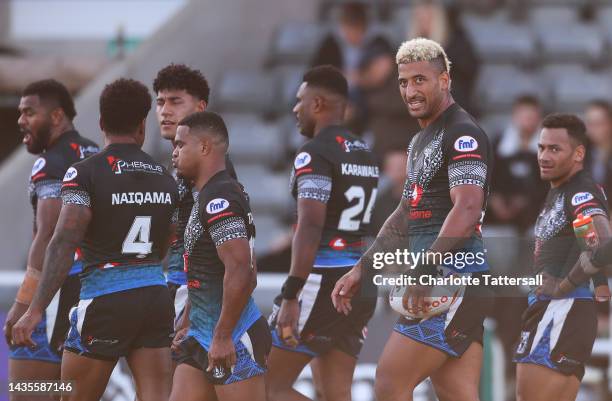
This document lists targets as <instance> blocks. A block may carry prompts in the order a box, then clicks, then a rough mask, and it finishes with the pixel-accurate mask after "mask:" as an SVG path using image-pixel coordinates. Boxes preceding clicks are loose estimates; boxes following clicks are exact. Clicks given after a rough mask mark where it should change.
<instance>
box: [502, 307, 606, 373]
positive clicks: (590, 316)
mask: <svg viewBox="0 0 612 401" xmlns="http://www.w3.org/2000/svg"><path fill="white" fill-rule="evenodd" d="M596 336H597V312H596V306H595V302H594V301H593V300H591V299H572V298H567V299H553V300H549V301H536V302H535V303H533V304H532V305H530V306H529V307H528V308H527V310H525V313H523V324H522V329H521V336H520V338H519V341H518V344H517V347H516V352H515V354H514V362H517V363H533V364H537V365H541V366H545V367H547V368H550V369H553V370H556V371H558V372H560V373H562V374H564V375H575V376H576V377H577V378H578V380H582V376H584V364H585V362H587V361H588V360H589V358H590V357H591V352H592V350H593V344H594V343H595V337H596Z"/></svg>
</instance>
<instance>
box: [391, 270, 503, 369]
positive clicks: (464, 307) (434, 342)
mask: <svg viewBox="0 0 612 401" xmlns="http://www.w3.org/2000/svg"><path fill="white" fill-rule="evenodd" d="M471 274H472V277H480V276H482V274H483V273H482V272H478V273H471ZM482 281H483V280H482V279H481V282H482ZM491 297H492V294H491V293H490V291H489V290H487V289H485V288H484V287H483V286H466V289H465V292H464V294H463V297H460V298H458V299H457V301H456V302H455V303H454V304H453V305H452V306H451V307H450V309H449V310H447V311H446V312H444V313H441V314H439V315H436V316H434V317H431V318H429V319H426V320H421V319H408V318H406V317H404V316H401V317H400V318H399V320H398V321H397V323H396V324H395V327H394V328H393V330H394V331H396V332H398V333H400V334H402V335H404V336H406V337H408V338H411V339H413V340H415V341H418V342H420V343H423V344H426V345H429V346H430V347H432V348H435V349H438V350H440V351H442V352H444V353H446V354H447V355H449V356H452V357H457V358H459V357H461V355H463V353H464V352H465V351H466V350H467V349H468V347H469V346H470V344H472V343H473V342H478V343H480V344H482V338H483V334H484V325H483V322H484V319H485V317H486V316H487V314H489V312H490V310H491V305H492V304H493V302H492V301H493V299H492V298H491Z"/></svg>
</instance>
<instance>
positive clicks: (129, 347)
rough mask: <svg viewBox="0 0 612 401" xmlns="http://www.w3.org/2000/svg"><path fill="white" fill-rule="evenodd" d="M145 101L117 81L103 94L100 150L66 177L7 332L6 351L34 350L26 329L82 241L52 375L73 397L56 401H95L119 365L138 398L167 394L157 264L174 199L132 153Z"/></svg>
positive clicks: (142, 93)
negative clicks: (25, 297)
mask: <svg viewBox="0 0 612 401" xmlns="http://www.w3.org/2000/svg"><path fill="white" fill-rule="evenodd" d="M151 101H152V99H151V96H150V94H149V91H148V90H147V88H146V87H145V86H144V85H142V84H141V83H140V82H137V81H134V80H128V79H119V80H117V81H114V82H113V83H111V84H109V85H107V86H106V87H105V88H104V90H103V91H102V94H101V96H100V128H101V129H102V131H103V132H104V141H105V144H106V147H105V148H104V150H103V151H102V152H100V153H98V154H97V155H94V156H92V157H89V158H88V159H86V160H84V161H82V162H79V163H76V164H74V165H73V166H72V167H71V168H69V169H68V171H66V175H65V176H64V179H63V185H62V200H63V207H62V209H61V212H60V216H59V220H58V223H57V227H56V230H55V232H54V234H53V237H52V239H51V242H50V243H49V246H48V248H47V252H46V254H45V263H44V268H43V275H42V278H41V283H40V285H39V286H38V289H37V292H36V295H35V296H34V299H33V300H32V303H31V304H30V307H29V308H28V311H27V312H26V313H25V314H24V315H23V317H22V318H21V319H20V320H19V322H17V324H16V325H15V326H14V327H13V341H14V342H15V343H17V344H22V345H28V346H31V345H34V341H33V338H32V331H33V329H34V327H35V326H36V325H37V324H38V323H39V322H40V321H41V319H42V314H43V311H44V310H45V307H46V306H47V305H48V304H49V302H50V301H51V298H53V294H55V292H56V291H57V289H58V288H59V287H60V285H61V284H62V282H63V281H64V279H65V277H66V275H67V274H68V271H69V270H70V265H71V263H72V255H73V254H74V250H75V247H76V246H77V245H78V244H80V243H81V242H82V251H83V259H84V267H83V273H82V274H81V275H80V278H81V293H80V301H79V303H78V305H77V306H76V307H74V308H72V310H71V311H70V330H69V332H68V337H67V339H66V342H65V345H64V353H63V356H62V374H61V378H62V380H71V381H73V382H74V390H73V391H72V392H71V393H69V394H65V395H64V396H63V398H62V399H66V400H79V401H89V400H91V401H94V400H96V401H97V400H99V399H100V397H102V394H103V393H104V390H105V388H106V385H107V383H108V379H109V377H110V375H111V372H112V371H113V368H114V367H115V364H116V363H117V360H118V359H119V358H120V357H126V359H127V362H128V365H129V367H130V369H131V371H132V375H133V377H134V381H135V384H136V394H137V398H138V399H139V400H143V401H150V400H160V401H161V400H167V399H168V396H169V395H170V366H171V360H170V348H169V346H170V335H171V334H172V332H173V321H172V319H173V308H172V300H171V298H170V293H169V291H168V287H167V286H166V279H165V277H164V274H163V269H162V265H161V260H162V259H163V257H164V255H165V253H166V250H167V247H168V245H169V233H170V225H171V220H172V218H173V214H174V210H175V208H176V201H177V199H178V193H177V190H176V183H175V182H174V179H173V178H172V176H171V175H170V174H169V173H168V172H167V171H166V170H165V169H164V168H163V167H162V166H161V165H160V164H158V163H156V162H155V161H154V160H153V158H152V157H151V156H149V155H148V154H146V153H145V152H143V151H142V150H141V149H140V148H141V146H142V144H143V142H144V139H145V119H146V117H147V114H148V112H149V110H150V108H151Z"/></svg>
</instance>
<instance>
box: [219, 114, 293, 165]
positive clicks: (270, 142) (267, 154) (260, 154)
mask: <svg viewBox="0 0 612 401" xmlns="http://www.w3.org/2000/svg"><path fill="white" fill-rule="evenodd" d="M223 117H224V119H225V123H226V125H227V129H228V131H229V135H230V153H231V155H232V160H233V161H234V162H235V163H236V164H239V165H246V164H258V165H266V166H268V167H274V166H275V165H276V164H277V163H279V162H280V161H282V156H283V154H284V146H283V138H282V131H281V128H280V126H279V125H278V124H275V123H268V122H264V121H262V120H261V119H260V118H259V117H258V116H256V115H252V114H225V115H224V116H223ZM279 159H280V160H279Z"/></svg>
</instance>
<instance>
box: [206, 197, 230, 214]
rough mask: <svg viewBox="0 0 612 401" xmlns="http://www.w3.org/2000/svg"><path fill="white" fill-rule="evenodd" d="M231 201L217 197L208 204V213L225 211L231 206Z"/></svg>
mask: <svg viewBox="0 0 612 401" xmlns="http://www.w3.org/2000/svg"><path fill="white" fill-rule="evenodd" d="M229 205H230V204H229V201H228V200H227V199H223V198H216V199H213V200H211V201H210V202H208V204H207V205H206V213H208V214H215V213H219V212H222V211H224V210H225V209H227V208H228V207H229Z"/></svg>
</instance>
